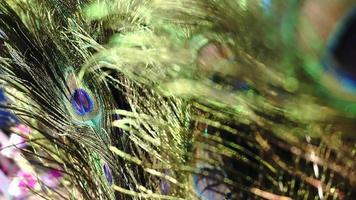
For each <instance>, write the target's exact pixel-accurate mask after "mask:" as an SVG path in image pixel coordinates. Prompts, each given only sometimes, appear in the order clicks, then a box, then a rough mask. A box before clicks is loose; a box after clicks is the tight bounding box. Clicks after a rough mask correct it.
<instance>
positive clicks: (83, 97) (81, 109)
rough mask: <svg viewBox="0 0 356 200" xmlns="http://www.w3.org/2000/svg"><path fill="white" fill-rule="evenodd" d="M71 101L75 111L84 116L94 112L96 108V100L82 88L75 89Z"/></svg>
mask: <svg viewBox="0 0 356 200" xmlns="http://www.w3.org/2000/svg"><path fill="white" fill-rule="evenodd" d="M70 102H71V104H72V107H73V109H74V111H75V112H76V113H77V114H78V115H80V116H84V115H86V114H88V113H90V112H92V111H93V108H94V105H93V104H94V101H93V99H92V97H91V96H90V94H89V93H88V92H87V91H85V90H84V89H82V88H79V89H75V90H74V92H73V93H72V95H71V98H70Z"/></svg>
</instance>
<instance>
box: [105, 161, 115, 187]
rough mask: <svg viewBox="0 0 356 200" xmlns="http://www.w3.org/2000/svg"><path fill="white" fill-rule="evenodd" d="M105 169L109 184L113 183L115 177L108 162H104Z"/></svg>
mask: <svg viewBox="0 0 356 200" xmlns="http://www.w3.org/2000/svg"><path fill="white" fill-rule="evenodd" d="M103 171H104V175H105V178H106V180H107V181H108V183H109V185H112V183H113V177H112V175H111V171H110V168H109V166H108V164H106V163H104V164H103Z"/></svg>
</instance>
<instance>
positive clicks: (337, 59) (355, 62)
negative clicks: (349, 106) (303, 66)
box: [323, 8, 356, 92]
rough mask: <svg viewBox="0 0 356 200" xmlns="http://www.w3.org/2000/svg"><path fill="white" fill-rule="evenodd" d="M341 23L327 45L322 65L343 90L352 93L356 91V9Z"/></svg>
mask: <svg viewBox="0 0 356 200" xmlns="http://www.w3.org/2000/svg"><path fill="white" fill-rule="evenodd" d="M342 21H343V23H342V24H341V26H340V29H339V31H338V32H336V33H335V36H334V37H333V38H332V39H331V41H330V42H329V44H328V48H327V52H326V56H325V58H324V60H323V64H324V67H325V68H326V70H328V71H329V72H331V73H332V74H333V75H334V76H335V77H336V79H338V81H339V82H340V84H342V87H343V88H344V89H345V90H347V91H351V92H354V91H355V90H356V59H355V55H356V8H353V9H352V10H351V11H350V12H349V14H347V15H346V17H345V18H344V20H342Z"/></svg>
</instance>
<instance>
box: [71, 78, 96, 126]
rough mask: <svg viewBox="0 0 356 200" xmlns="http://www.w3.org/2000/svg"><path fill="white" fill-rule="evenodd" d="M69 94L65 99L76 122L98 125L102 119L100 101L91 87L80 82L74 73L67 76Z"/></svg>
mask: <svg viewBox="0 0 356 200" xmlns="http://www.w3.org/2000/svg"><path fill="white" fill-rule="evenodd" d="M66 84H67V88H68V90H67V92H66V97H65V99H67V100H66V102H68V103H66V107H67V110H68V111H69V113H70V115H71V116H72V117H73V119H75V120H76V121H81V122H85V123H86V122H88V123H89V124H93V123H94V124H97V122H98V119H99V118H100V113H101V112H100V105H99V101H98V99H97V98H96V97H95V96H94V95H93V91H90V89H89V88H90V87H88V86H87V85H86V84H84V83H82V82H80V81H78V79H77V78H76V75H75V73H74V72H72V71H71V72H69V73H68V74H67V76H66Z"/></svg>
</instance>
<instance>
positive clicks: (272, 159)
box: [0, 0, 356, 200]
mask: <svg viewBox="0 0 356 200" xmlns="http://www.w3.org/2000/svg"><path fill="white" fill-rule="evenodd" d="M302 2H303V1H292V0H291V1H284V0H279V1H277V0H276V1H273V4H271V5H265V6H264V5H263V4H262V3H261V1H258V0H249V1H242V0H219V1H218V0H100V1H96V0H1V1H0V42H1V44H0V45H1V48H0V56H1V57H0V66H1V67H0V69H1V70H0V71H1V73H0V83H1V87H2V88H4V89H5V90H6V92H7V94H8V95H9V96H10V98H11V99H13V103H12V104H9V105H6V109H9V110H11V111H12V112H13V113H14V114H16V116H17V117H18V118H19V119H20V120H21V122H22V123H24V124H26V125H28V126H30V127H31V128H32V130H33V133H32V134H31V135H30V136H28V137H27V142H28V143H29V144H30V146H31V147H29V148H26V149H22V154H23V155H24V156H25V158H27V159H28V160H29V162H30V163H31V164H32V165H33V166H34V169H35V170H36V171H41V170H45V169H56V170H59V171H60V172H62V173H63V174H64V177H63V179H62V180H61V183H60V186H59V187H57V188H49V187H46V185H45V184H42V185H41V189H40V190H37V191H33V192H34V193H35V194H36V195H38V196H39V197H41V198H44V199H120V200H124V199H166V200H178V199H204V200H215V199H231V200H233V199H270V200H272V199H284V200H288V199H319V198H320V199H354V198H356V159H355V158H356V157H355V154H356V145H355V144H356V143H355V140H356V137H355V130H356V125H355V119H356V114H355V109H353V108H354V107H355V106H354V104H353V102H356V101H355V99H356V98H355V97H354V96H355V94H350V95H348V96H347V95H344V93H345V92H344V91H336V92H335V90H339V88H336V89H335V88H334V90H333V91H328V89H329V87H324V86H323V85H325V84H323V81H322V80H321V78H318V77H319V76H318V75H315V73H318V72H315V73H314V72H313V69H310V68H308V65H309V64H310V63H313V62H312V61H310V60H315V62H316V61H318V60H319V57H320V55H321V54H322V52H318V51H316V50H315V52H310V51H312V50H310V51H309V52H305V51H303V50H302V48H299V47H298V44H297V41H298V36H296V35H297V34H296V32H298V28H299V26H298V24H300V23H299V21H298V16H299V15H300V14H301V12H302V11H301V9H300V8H301V5H302ZM344 5H346V6H349V7H352V5H354V2H352V1H345V2H344ZM266 6H269V7H268V8H266ZM311 42H312V41H311ZM313 50H314V49H313ZM305 66H306V67H305ZM316 71H317V70H316ZM319 71H320V70H319ZM320 73H323V72H320ZM353 95H354V96H353ZM345 96H347V98H345ZM335 102H337V103H335Z"/></svg>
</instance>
